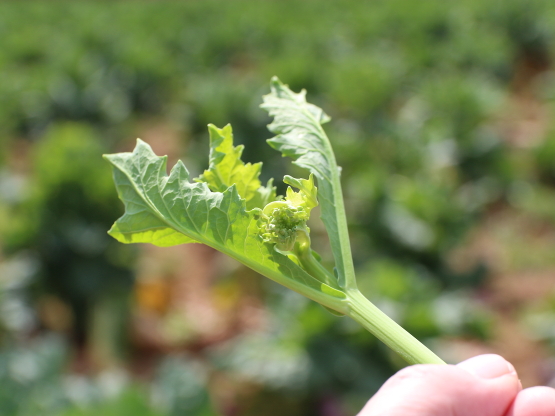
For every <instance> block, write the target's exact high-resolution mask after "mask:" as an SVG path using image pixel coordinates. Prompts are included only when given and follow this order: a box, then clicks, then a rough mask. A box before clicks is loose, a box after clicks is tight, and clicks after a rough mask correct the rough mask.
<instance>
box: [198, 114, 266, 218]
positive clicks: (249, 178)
mask: <svg viewBox="0 0 555 416" xmlns="http://www.w3.org/2000/svg"><path fill="white" fill-rule="evenodd" d="M208 131H209V132H210V166H209V168H208V169H207V170H205V171H204V173H203V174H202V175H200V177H199V178H198V179H196V180H197V181H199V182H206V183H207V184H208V187H209V188H210V189H211V190H212V191H217V192H224V191H225V190H226V189H227V188H229V187H230V186H231V185H233V184H235V186H236V188H237V192H238V193H239V195H241V197H242V198H244V199H245V201H246V204H247V209H252V208H263V207H264V206H265V205H266V204H267V203H269V202H271V201H273V200H275V199H276V188H275V187H273V186H272V180H271V179H270V181H268V185H267V186H266V187H264V186H261V183H260V180H259V179H258V177H259V176H260V170H261V168H262V163H255V164H251V163H247V164H245V163H244V162H243V161H242V160H241V154H242V153H243V148H244V146H242V145H240V146H233V133H232V129H231V125H229V124H228V125H227V126H225V127H224V128H223V129H219V128H217V127H216V126H214V125H213V124H209V125H208Z"/></svg>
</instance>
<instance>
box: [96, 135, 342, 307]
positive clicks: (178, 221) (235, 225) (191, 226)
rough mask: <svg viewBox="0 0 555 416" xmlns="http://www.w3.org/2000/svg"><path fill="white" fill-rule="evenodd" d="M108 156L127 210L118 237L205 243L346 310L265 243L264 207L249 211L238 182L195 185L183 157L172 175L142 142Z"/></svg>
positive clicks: (336, 295) (336, 296)
mask: <svg viewBox="0 0 555 416" xmlns="http://www.w3.org/2000/svg"><path fill="white" fill-rule="evenodd" d="M105 158H106V159H107V160H108V161H109V162H110V163H111V164H112V165H113V167H114V181H115V183H116V187H117V190H118V194H119V196H120V198H121V200H122V201H123V202H124V204H125V214H124V215H123V216H122V217H121V218H120V219H119V220H117V221H116V223H115V224H114V226H113V227H112V229H111V230H110V231H109V234H110V235H111V236H113V237H114V238H116V239H117V240H118V241H120V242H122V243H152V244H155V245H158V246H170V245H175V244H182V243H190V242H198V243H203V244H206V245H208V246H211V247H213V248H215V249H217V250H219V251H221V252H223V253H225V254H227V255H229V256H231V257H233V258H235V259H237V260H238V261H240V262H242V263H243V264H245V265H247V266H248V267H250V268H252V269H253V270H255V271H257V272H258V273H260V274H262V275H265V276H267V277H269V278H270V279H273V280H275V281H277V282H278V283H281V284H282V285H284V286H286V287H289V288H290V289H293V290H295V291H297V292H299V293H301V294H303V295H305V296H307V297H309V298H311V299H313V300H316V301H317V302H320V303H322V304H324V305H326V306H328V307H330V308H332V309H335V310H339V311H344V309H345V308H346V305H345V304H344V302H343V301H344V298H345V295H344V294H343V293H342V292H340V291H338V290H335V289H334V288H332V287H329V286H327V285H326V284H325V283H322V282H320V281H318V280H317V279H316V278H314V277H312V276H311V275H310V274H308V273H307V272H306V271H305V270H304V269H303V268H302V267H300V266H299V264H298V262H296V261H295V259H293V258H290V257H288V256H286V255H283V254H280V253H278V252H277V251H276V250H274V246H273V244H269V243H267V242H264V241H263V239H262V237H261V236H260V232H259V227H258V220H259V218H260V215H261V210H260V209H259V208H254V209H252V210H250V211H249V210H247V209H246V203H245V199H244V198H243V197H242V196H241V195H239V193H238V191H237V187H236V186H235V185H232V186H229V187H228V188H226V189H225V190H224V191H223V192H219V191H216V192H214V191H211V190H210V189H209V187H208V185H207V184H206V183H205V182H200V183H194V182H193V183H192V182H190V181H189V172H188V171H187V169H186V168H185V165H184V164H183V163H182V162H181V161H179V162H178V163H177V164H176V165H175V166H174V167H173V169H172V170H171V172H170V174H169V176H168V174H167V173H166V161H167V157H165V156H164V157H159V156H156V155H155V154H154V152H153V151H152V149H151V148H150V146H149V145H148V144H146V143H145V142H143V141H141V140H138V141H137V146H136V147H135V150H134V151H133V152H132V153H118V154H113V155H106V156H105ZM221 161H223V162H225V158H221ZM214 168H215V169H217V168H218V167H217V165H215V166H214Z"/></svg>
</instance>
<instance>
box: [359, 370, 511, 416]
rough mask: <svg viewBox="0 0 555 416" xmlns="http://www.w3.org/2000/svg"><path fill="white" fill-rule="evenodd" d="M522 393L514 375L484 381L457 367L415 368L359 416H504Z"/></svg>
mask: <svg viewBox="0 0 555 416" xmlns="http://www.w3.org/2000/svg"><path fill="white" fill-rule="evenodd" d="M519 391H520V385H519V381H518V377H517V376H516V375H515V374H507V375H504V376H501V377H497V378H493V379H483V378H480V377H477V376H475V375H473V374H470V373H469V372H468V371H466V370H464V369H462V368H458V367H456V366H450V365H414V366H411V367H407V368H405V369H403V370H401V371H399V372H398V373H397V374H395V375H394V376H393V377H391V378H390V379H389V380H388V381H387V382H386V383H385V384H384V385H383V386H382V388H381V389H380V390H379V391H378V393H376V395H374V397H372V399H370V401H369V402H368V403H367V404H366V406H365V407H364V409H362V411H361V412H360V413H359V415H358V416H386V415H387V416H504V415H505V414H506V413H507V410H508V408H509V407H510V405H511V403H512V402H513V400H514V399H515V397H516V396H517V394H518V392H519ZM515 416H518V415H515Z"/></svg>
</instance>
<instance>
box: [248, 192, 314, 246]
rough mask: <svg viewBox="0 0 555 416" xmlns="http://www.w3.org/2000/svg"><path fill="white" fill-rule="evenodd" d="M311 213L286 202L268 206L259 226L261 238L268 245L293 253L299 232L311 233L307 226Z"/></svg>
mask: <svg viewBox="0 0 555 416" xmlns="http://www.w3.org/2000/svg"><path fill="white" fill-rule="evenodd" d="M308 217H309V213H308V212H306V209H305V208H304V207H302V206H297V207H296V206H293V205H290V204H288V203H287V202H285V201H277V202H273V203H270V204H268V206H266V208H264V212H263V213H262V215H261V217H260V220H259V223H258V226H259V229H260V236H261V237H262V239H263V240H264V241H265V242H267V243H274V244H276V248H277V249H278V250H280V251H291V250H293V248H294V247H295V241H296V239H297V232H298V231H303V232H305V233H308V232H309V229H308V227H307V226H306V221H307V220H308Z"/></svg>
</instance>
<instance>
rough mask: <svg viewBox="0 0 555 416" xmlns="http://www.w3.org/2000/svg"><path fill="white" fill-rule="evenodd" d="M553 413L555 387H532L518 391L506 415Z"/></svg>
mask: <svg viewBox="0 0 555 416" xmlns="http://www.w3.org/2000/svg"><path fill="white" fill-rule="evenodd" d="M553 415H555V389H552V388H551V387H530V388H528V389H524V390H522V391H521V392H520V393H518V395H517V396H516V399H515V401H514V402H513V405H512V406H511V408H510V410H509V411H508V412H507V415H506V416H553Z"/></svg>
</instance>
